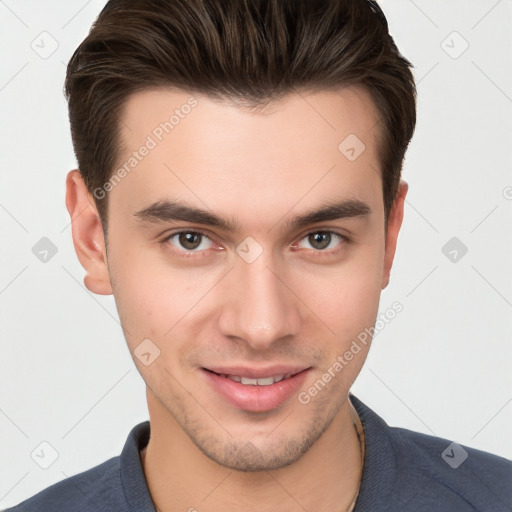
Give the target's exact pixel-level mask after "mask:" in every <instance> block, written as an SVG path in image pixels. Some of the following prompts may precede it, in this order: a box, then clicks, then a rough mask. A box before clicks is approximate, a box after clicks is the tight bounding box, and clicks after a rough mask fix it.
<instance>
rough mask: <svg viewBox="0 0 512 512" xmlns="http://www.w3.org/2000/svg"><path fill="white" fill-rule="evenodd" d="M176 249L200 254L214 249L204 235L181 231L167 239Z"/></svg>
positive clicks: (196, 232)
mask: <svg viewBox="0 0 512 512" xmlns="http://www.w3.org/2000/svg"><path fill="white" fill-rule="evenodd" d="M167 241H168V242H170V243H171V245H174V247H176V248H178V249H180V250H183V249H185V251H186V252H199V251H204V250H206V249H211V248H212V247H213V245H214V244H213V242H212V241H211V240H210V239H209V238H208V237H207V236H206V235H204V234H203V233H199V232H198V231H180V232H179V233H174V234H172V235H170V236H168V237H167V238H166V239H165V242H167Z"/></svg>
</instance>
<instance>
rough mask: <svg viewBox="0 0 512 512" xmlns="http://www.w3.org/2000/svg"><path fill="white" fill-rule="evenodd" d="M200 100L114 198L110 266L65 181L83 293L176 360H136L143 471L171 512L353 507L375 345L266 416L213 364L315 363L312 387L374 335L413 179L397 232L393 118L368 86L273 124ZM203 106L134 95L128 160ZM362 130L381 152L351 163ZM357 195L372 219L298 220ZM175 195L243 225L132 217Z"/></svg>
mask: <svg viewBox="0 0 512 512" xmlns="http://www.w3.org/2000/svg"><path fill="white" fill-rule="evenodd" d="M194 97H195V98H196V100H197V101H198V105H197V107H195V108H194V109H192V111H191V112H190V114H188V115H187V116H186V117H185V118H184V119H182V120H181V121H180V123H179V124H178V125H177V126H175V127H174V129H173V131H172V133H171V134H169V135H167V136H166V137H164V139H163V140H162V142H160V143H159V144H158V146H157V147H156V148H155V149H153V150H152V151H151V152H150V153H149V154H148V156H147V157H145V158H144V159H143V160H142V161H141V162H140V163H139V164H138V165H137V167H136V168H135V169H134V170H133V171H131V172H130V173H129V174H128V175H127V176H126V177H125V178H124V179H123V180H122V181H121V182H120V183H119V184H117V185H116V186H115V187H114V188H113V190H112V191H110V192H109V209H108V226H109V228H108V229H109V231H108V255H107V252H106V250H105V244H104V239H103V232H102V229H101V223H100V221H99V217H98V214H97V210H96V207H95V205H94V201H93V197H92V195H91V194H90V193H88V191H87V189H86V187H85V185H84V183H83V181H82V179H81V177H80V174H79V172H78V171H76V170H75V171H71V172H70V173H69V174H68V177H67V197H66V204H67V208H68V211H69V213H70V215H71V218H72V219H73V223H72V232H73V241H74V245H75V249H76V252H77V255H78V258H79V259H80V262H81V264H82V265H83V267H84V268H85V270H86V276H85V278H84V282H85V285H86V286H87V288H88V289H89V290H90V291H92V292H94V293H98V294H111V293H112V294H113V295H114V297H115V300H116V304H117V308H118V312H119V316H120V319H121V323H122V326H123V330H124V333H125V337H126V341H127V344H128V347H129V349H130V352H131V353H132V354H133V352H134V350H135V349H136V348H137V346H138V345H139V344H140V343H141V341H142V340H144V339H147V338H149V339H150V340H152V342H153V343H154V344H155V345H156V346H157V347H158V348H159V350H160V356H159V357H158V358H157V359H155V360H154V362H153V363H152V364H150V365H149V366H145V365H143V364H142V363H141V362H140V361H139V360H138V358H137V357H134V362H135V364H136V366H137V368H138V370H139V372H140V373H141V375H142V377H143V378H144V380H145V382H146V385H147V402H148V410H149V416H150V422H151V438H150V442H149V444H148V447H147V449H145V450H143V452H142V453H141V460H142V462H143V468H144V472H145V475H146V480H147V482H148V487H149V489H150V492H151V495H152V498H153V500H154V502H155V504H156V505H157V507H158V508H159V509H160V510H162V511H175V510H176V511H178V510H193V508H195V509H197V510H200V511H220V510H222V511H228V512H229V511H231V510H240V509H245V510H251V511H252V510H254V511H256V510H276V509H277V508H278V507H279V508H280V509H284V510H289V511H299V510H304V509H306V510H310V511H328V510H329V511H332V510H346V509H347V508H348V507H349V505H350V503H351V501H352V499H353V497H354V494H355V492H356V491H357V486H358V482H359V477H360V472H361V465H362V461H361V456H360V451H359V450H360V447H359V442H358V438H357V436H356V434H355V430H354V427H353V424H352V421H351V418H350V409H349V406H350V403H349V400H348V397H347V396H348V392H349V389H350V387H351V385H352V383H353V382H354V380H355V379H356V377H357V375H358V374H359V372H360V370H361V367H362V365H363V363H364V360H365V358H366V355H367V351H368V348H369V344H368V345H367V346H366V347H362V348H363V349H362V350H361V352H359V353H358V354H357V355H355V356H354V358H353V360H352V361H350V363H349V364H348V365H347V366H346V367H344V368H343V371H341V372H339V373H337V374H336V377H335V378H333V379H332V380H331V382H330V383H329V384H328V385H327V386H326V387H325V388H324V389H323V390H322V391H321V392H320V393H318V395H317V396H315V397H312V399H311V401H310V402H309V403H308V404H307V405H304V404H302V403H300V402H299V400H298V399H297V396H296V395H295V394H294V395H293V396H292V397H291V398H290V399H289V400H287V401H286V402H285V403H284V404H282V405H281V406H279V407H277V408H275V409H272V410H269V411H264V412H248V411H244V410H242V409H240V408H237V407H235V406H233V405H231V404H230V403H228V402H227V401H226V400H225V399H224V398H223V397H222V396H221V395H219V394H218V393H217V392H216V391H215V390H214V389H213V388H212V387H211V386H209V384H208V383H207V381H206V380H205V378H204V375H203V374H202V371H201V368H202V367H208V366H215V365H219V366H220V365H228V364H233V365H235V364H240V365H245V366H259V367H261V366H265V365H270V364H277V363H289V364H298V365H302V366H303V367H304V368H306V367H311V370H310V371H309V373H308V375H307V378H306V381H305V382H304V384H303V385H302V386H301V390H300V391H304V390H307V389H308V388H309V387H311V386H312V385H313V384H314V382H315V381H317V379H319V378H321V376H322V374H323V373H324V372H325V371H326V370H327V369H328V368H329V367H331V366H332V365H333V363H334V362H335V361H336V358H337V357H338V356H339V355H341V354H343V353H344V352H345V351H346V350H347V349H348V348H349V347H350V345H351V343H352V341H353V340H354V339H356V337H357V335H358V334H359V333H360V332H362V331H364V329H365V328H368V327H370V326H373V325H374V324H375V320H376V316H377V313H378V306H379V299H380V293H381V290H382V289H383V288H385V287H386V286H387V284H388V282H389V275H390V270H391V265H392V262H393V258H394V254H395V247H396V242H397V237H398V233H399V230H400V226H401V223H402V217H403V207H404V200H405V196H406V193H407V184H406V183H405V182H401V184H400V188H399V192H398V195H397V198H396V200H395V203H394V206H393V208H392V210H391V213H390V216H389V222H388V226H387V230H386V224H385V217H384V203H383V197H382V182H381V178H380V171H379V160H378V156H377V140H378V136H379V132H378V129H379V123H378V118H377V114H376V110H375V108H374V105H373V103H372V100H371V98H370V96H369V95H368V94H367V93H366V92H365V91H364V90H363V89H361V88H357V87H349V88H343V89H341V90H338V91H317V92H313V93H312V92H309V93H307V94H305V93H304V94H298V93H293V94H290V95H288V96H286V97H284V98H283V99H282V100H280V101H279V102H277V103H273V104H271V105H269V106H268V108H266V109H265V110H264V111H259V112H251V111H249V110H247V109H242V108H240V107H235V106H234V105H233V104H231V103H229V102H228V101H224V102H220V101H214V100H212V99H210V98H209V97H207V96H202V95H194ZM189 98H190V95H189V94H187V93H186V92H184V91H179V90H172V89H165V90H162V89H161V90H154V91H146V92H138V93H136V94H135V95H133V96H131V97H130V98H129V99H128V101H127V102H126V105H125V108H124V111H123V115H122V121H123V123H122V126H123V128H122V134H123V144H122V148H121V151H120V155H119V162H120V164H121V162H124V161H126V159H127V158H128V157H129V156H130V154H131V152H132V151H133V150H135V149H136V148H138V147H140V146H141V144H143V143H144V141H145V140H146V137H147V136H148V134H151V132H152V130H153V129H154V128H155V127H156V126H158V125H159V123H160V122H162V121H163V120H165V119H167V118H168V117H169V115H170V113H172V111H173V110H174V109H175V108H179V107H180V105H183V104H184V103H185V102H186V101H187V99H189ZM349 134H356V135H357V137H358V138H359V139H360V140H361V141H363V142H364V144H365V146H366V149H365V151H364V152H363V153H362V154H361V155H360V156H359V157H358V158H357V159H356V160H355V161H353V162H351V161H349V160H348V159H347V158H346V157H345V156H344V155H343V154H342V153H341V152H340V151H339V150H338V146H339V144H340V143H341V142H342V141H343V140H344V139H345V137H347V135H349ZM354 198H357V199H359V200H361V201H363V202H364V203H366V204H367V205H368V206H369V208H370V209H371V213H369V214H368V215H361V216H357V217H352V218H339V219H334V220H329V221H324V222H320V223H315V224H311V225H308V226H306V227H301V228H300V229H298V230H297V229H291V228H290V227H289V225H287V221H289V220H290V219H291V218H292V217H294V216H296V215H301V214H303V213H305V212H309V211H312V210H316V209H319V208H320V207H321V206H323V205H324V204H325V203H326V202H328V201H335V200H340V199H354ZM166 199H175V200H176V199H177V200H180V201H182V202H186V203H187V204H188V205H191V206H195V207H197V208H202V209H206V210H208V211H210V212H213V213H215V214H216V215H219V216H222V217H223V218H225V219H229V220H233V221H236V222H237V224H238V227H239V230H237V231H232V232H231V231H226V230H223V229H221V228H217V227H211V226H204V225H202V224H198V223H196V222H187V221H174V222H162V223H158V224H150V223H144V222H141V221H140V220H139V219H138V218H137V217H136V216H135V215H134V214H135V213H136V212H137V211H140V210H142V209H144V208H147V207H148V206H149V205H150V204H152V203H154V202H155V201H162V200H166ZM180 230H181V231H183V230H189V231H193V232H194V231H197V230H200V231H202V232H203V233H205V234H206V235H208V236H209V239H208V238H203V239H202V241H203V242H204V243H203V242H202V244H201V245H200V246H199V249H196V250H195V252H194V251H190V249H187V248H184V247H183V246H182V245H180V243H179V240H180V239H179V237H178V236H175V237H173V238H169V236H170V235H173V234H175V233H176V232H178V231H180ZM319 231H320V232H325V231H332V232H335V233H338V234H340V235H343V236H345V237H346V239H342V238H338V237H336V236H333V237H332V238H331V242H330V243H329V244H330V245H329V247H328V248H327V249H319V248H318V245H315V244H314V240H313V243H311V238H309V237H308V235H309V234H310V233H318V232H319ZM247 236H251V237H253V238H254V239H255V240H256V241H257V243H258V244H259V245H260V246H261V248H262V250H263V252H262V254H261V255H260V256H259V257H258V258H257V259H256V260H255V261H254V262H252V263H247V262H246V261H244V260H243V259H242V258H241V257H240V256H239V255H238V254H237V252H236V248H237V246H239V244H240V243H241V242H242V241H243V240H244V239H245V238H246V237H247ZM187 251H188V254H187ZM248 443H251V444H248ZM192 507H193V508H192Z"/></svg>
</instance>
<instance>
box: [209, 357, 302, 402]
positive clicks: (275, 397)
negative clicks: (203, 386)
mask: <svg viewBox="0 0 512 512" xmlns="http://www.w3.org/2000/svg"><path fill="white" fill-rule="evenodd" d="M209 370H211V371H209ZM219 370H220V371H219V372H217V370H215V369H213V368H212V369H206V368H201V374H202V375H204V377H205V379H206V380H207V382H208V383H209V385H210V386H211V387H212V388H213V389H214V390H215V391H216V392H217V393H219V395H221V396H222V397H223V398H224V399H225V400H226V401H228V402H229V403H230V404H231V405H233V406H235V407H237V408H238V409H243V410H245V411H250V412H265V411H271V410H272V409H276V408H277V407H279V406H280V405H282V404H283V403H284V402H286V401H287V400H288V399H289V398H290V397H291V396H292V395H295V394H296V393H297V392H298V390H299V389H300V387H301V386H302V384H303V383H304V380H305V379H306V377H307V375H308V373H309V370H311V368H306V369H304V368H297V367H295V368H292V367H290V366H275V367H270V368H265V369H259V370H257V369H255V368H252V369H249V368H242V367H223V368H219ZM213 372H215V373H213ZM294 372H295V374H294V375H292V376H291V377H289V378H287V379H284V380H282V381H279V382H274V384H271V385H270V386H253V385H245V384H241V383H239V382H235V381H234V380H231V379H228V378H226V377H221V376H220V375H217V373H223V374H229V375H242V376H245V377H250V378H253V379H259V378H265V377H270V376H275V375H287V374H288V373H294Z"/></svg>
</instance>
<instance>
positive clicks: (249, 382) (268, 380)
mask: <svg viewBox="0 0 512 512" xmlns="http://www.w3.org/2000/svg"><path fill="white" fill-rule="evenodd" d="M222 377H226V378H227V379H231V380H234V381H235V382H240V383H241V384H244V385H246V386H270V385H272V384H274V383H275V382H280V381H282V380H283V379H287V378H288V377H291V373H290V374H288V375H276V376H275V377H264V378H262V379H251V378H249V377H240V376H238V375H226V374H223V375H222Z"/></svg>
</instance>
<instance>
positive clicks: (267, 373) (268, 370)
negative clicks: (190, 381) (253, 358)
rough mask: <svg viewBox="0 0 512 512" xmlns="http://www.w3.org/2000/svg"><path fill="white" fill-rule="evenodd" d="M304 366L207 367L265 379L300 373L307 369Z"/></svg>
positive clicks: (216, 371)
mask: <svg viewBox="0 0 512 512" xmlns="http://www.w3.org/2000/svg"><path fill="white" fill-rule="evenodd" d="M305 369H306V368H304V366H290V365H284V364H281V365H274V366H267V367H265V368H255V367H252V368H248V367H247V366H212V367H208V368H206V370H210V371H211V372H215V373H218V374H221V375H222V374H226V375H240V376H241V377H249V378H250V379H264V378H265V377H274V376H276V375H289V374H294V373H299V372H301V371H303V370H305Z"/></svg>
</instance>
